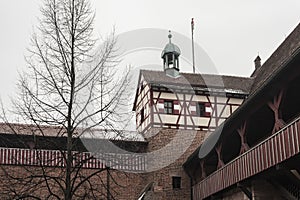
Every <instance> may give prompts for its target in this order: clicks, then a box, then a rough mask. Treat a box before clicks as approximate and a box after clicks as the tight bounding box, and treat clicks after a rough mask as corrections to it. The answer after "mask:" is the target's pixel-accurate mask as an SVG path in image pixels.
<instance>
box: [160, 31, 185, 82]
mask: <svg viewBox="0 0 300 200" xmlns="http://www.w3.org/2000/svg"><path fill="white" fill-rule="evenodd" d="M168 38H169V43H168V44H167V45H166V46H165V48H164V50H163V51H162V52H161V58H162V59H163V65H164V71H165V73H166V74H167V75H169V76H172V77H177V76H179V55H180V53H181V52H180V49H179V47H178V46H177V45H175V44H173V43H172V41H171V38H172V34H171V31H169V35H168Z"/></svg>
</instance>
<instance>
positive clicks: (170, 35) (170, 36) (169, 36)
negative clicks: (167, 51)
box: [168, 30, 172, 43]
mask: <svg viewBox="0 0 300 200" xmlns="http://www.w3.org/2000/svg"><path fill="white" fill-rule="evenodd" d="M168 38H169V43H171V38H172V34H171V30H169V35H168Z"/></svg>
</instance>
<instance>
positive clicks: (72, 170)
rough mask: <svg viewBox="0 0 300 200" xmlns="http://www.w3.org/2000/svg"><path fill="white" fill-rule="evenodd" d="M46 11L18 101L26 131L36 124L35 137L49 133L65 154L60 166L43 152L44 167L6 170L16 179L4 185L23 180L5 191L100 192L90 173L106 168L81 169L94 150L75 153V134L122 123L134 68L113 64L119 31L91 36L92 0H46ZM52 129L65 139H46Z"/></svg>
mask: <svg viewBox="0 0 300 200" xmlns="http://www.w3.org/2000/svg"><path fill="white" fill-rule="evenodd" d="M41 13H42V17H41V19H40V25H39V26H38V30H37V32H36V33H35V34H33V36H32V40H31V42H32V45H31V47H30V48H29V56H27V57H26V60H27V63H28V69H27V70H26V73H23V74H22V75H21V78H20V82H19V88H20V94H19V98H18V99H17V100H16V101H15V105H16V107H17V111H16V112H17V114H20V116H22V117H23V122H24V123H25V124H33V125H34V126H32V127H33V128H32V127H31V129H30V127H29V126H27V127H26V130H28V129H30V130H31V133H30V134H32V135H34V136H35V140H36V138H37V136H41V137H44V138H43V141H40V143H47V145H49V146H52V147H55V149H57V150H59V155H60V156H61V159H59V161H57V158H55V159H56V161H55V162H57V163H56V165H57V166H59V167H58V168H55V169H54V168H49V167H45V162H54V161H53V160H47V161H45V159H44V158H42V154H37V155H38V156H37V157H38V158H39V159H37V160H36V161H35V162H37V163H36V164H37V165H38V166H39V168H35V169H34V170H32V167H28V168H25V172H24V173H22V177H17V176H16V175H15V174H16V173H12V174H8V173H7V171H8V170H5V169H4V170H5V172H6V173H5V175H6V176H7V177H10V178H11V180H12V181H11V182H9V183H7V185H9V184H10V185H11V184H15V182H16V181H19V182H22V184H23V187H22V188H20V187H19V188H18V189H16V187H12V188H13V189H12V188H10V189H9V190H8V192H9V193H10V194H12V193H13V194H15V195H16V197H18V198H26V197H31V198H33V197H34V195H33V194H36V186H38V185H39V186H40V187H43V190H47V191H48V194H47V198H57V199H59V198H60V197H61V196H64V199H67V200H68V199H72V198H92V197H94V198H96V196H97V195H98V194H96V193H99V189H96V188H95V185H97V184H95V183H93V182H92V180H93V179H95V178H97V176H100V175H99V173H101V172H102V171H105V170H107V168H105V167H104V168H101V169H95V170H91V171H88V172H87V171H84V172H82V169H83V166H84V165H85V164H86V163H87V162H89V161H90V160H91V159H93V157H92V156H86V157H84V158H81V159H78V157H80V153H76V152H80V150H78V147H77V146H76V145H77V144H78V140H76V138H79V137H80V136H82V135H83V134H85V133H86V132H88V131H89V130H90V129H92V128H100V129H113V130H117V129H121V128H122V127H116V126H117V124H118V123H116V122H120V121H122V120H124V115H123V114H124V113H120V112H118V111H119V110H122V109H121V108H122V105H123V104H124V100H126V99H127V96H126V89H127V86H128V79H129V76H128V74H129V73H128V70H125V71H123V72H121V73H119V72H118V71H117V69H116V66H117V64H118V63H119V62H118V58H117V53H116V52H117V49H116V47H115V46H116V39H115V36H114V34H111V35H110V36H109V37H108V39H107V40H105V41H104V42H103V43H102V45H101V48H97V47H98V45H97V44H98V40H96V39H95V38H94V35H93V22H94V16H95V15H94V12H93V11H92V10H91V7H90V3H89V1H88V0H45V2H44V5H43V7H42V8H41ZM120 74H122V76H120ZM116 76H118V78H116ZM8 126H9V127H10V128H11V129H12V130H13V131H14V132H15V133H16V134H20V133H19V132H22V131H19V130H16V126H10V125H8ZM49 127H55V128H49ZM49 135H50V136H52V137H53V136H55V137H57V138H60V137H65V138H66V141H65V143H66V144H65V145H62V146H64V147H63V148H61V146H60V145H59V144H57V140H55V141H54V140H53V141H52V140H51V141H50V140H49V141H48V142H45V141H46V139H45V138H46V136H49ZM76 141H77V142H76ZM34 142H35V143H37V141H34ZM35 145H37V144H35ZM43 145H45V144H43ZM74 152H75V153H74ZM39 155H40V156H39ZM46 166H47V165H46ZM2 168H3V167H2ZM107 173H108V172H107ZM98 178H99V177H98ZM99 180H100V179H98V182H100V183H98V185H99V184H100V185H101V181H99ZM18 192H20V193H21V194H18ZM100 193H101V192H100ZM22 195H23V196H22ZM108 196H111V194H109V195H108ZM14 198H15V197H14ZM35 198H37V199H39V198H40V197H38V196H35Z"/></svg>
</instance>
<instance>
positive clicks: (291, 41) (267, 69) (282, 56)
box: [186, 24, 300, 162]
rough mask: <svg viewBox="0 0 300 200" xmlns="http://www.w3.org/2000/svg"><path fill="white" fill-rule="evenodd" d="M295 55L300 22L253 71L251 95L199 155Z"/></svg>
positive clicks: (298, 47) (201, 151) (298, 53)
mask: <svg viewBox="0 0 300 200" xmlns="http://www.w3.org/2000/svg"><path fill="white" fill-rule="evenodd" d="M295 56H300V24H298V25H297V27H296V28H295V29H294V30H293V31H292V33H291V34H290V35H289V36H288V37H287V38H286V40H285V41H284V42H283V43H282V44H281V45H280V46H279V47H278V48H277V49H276V51H275V52H274V53H273V54H272V55H271V56H270V58H269V59H268V60H267V61H266V62H265V63H264V64H263V65H262V66H261V67H260V68H257V69H256V70H255V71H254V72H253V74H252V75H251V77H253V78H254V82H253V84H252V87H251V90H250V93H249V97H248V98H247V99H246V101H245V102H244V103H243V104H242V105H241V106H240V107H239V108H238V109H237V110H236V111H235V112H234V113H233V114H232V115H231V116H229V117H228V119H227V120H225V122H224V123H223V124H222V125H221V127H220V128H218V129H216V130H215V131H214V132H213V133H211V135H210V136H209V137H208V138H207V139H206V140H205V141H204V142H203V144H202V145H201V147H200V148H198V149H197V150H196V151H199V153H198V155H197V156H198V157H200V158H204V157H205V156H207V155H208V154H209V153H210V152H211V151H212V150H213V148H214V146H215V145H216V144H217V142H218V141H219V139H220V138H221V136H222V135H223V134H225V133H226V130H227V129H228V128H230V127H231V126H230V125H231V124H233V123H234V122H237V121H239V120H242V118H243V115H245V114H247V112H248V111H249V110H251V107H252V106H253V105H254V104H255V103H256V102H257V99H258V98H257V97H258V96H259V95H261V94H263V93H264V90H265V88H266V87H267V86H269V85H270V84H271V81H272V80H273V79H274V77H276V76H278V75H279V74H280V73H281V72H282V71H283V70H284V69H285V67H287V65H288V63H289V62H290V61H291V60H292V59H293V58H294V57H295ZM222 127H223V128H222ZM231 128H232V127H231ZM193 158H195V154H192V155H191V156H190V157H189V158H188V160H187V161H186V162H190V161H191V159H193Z"/></svg>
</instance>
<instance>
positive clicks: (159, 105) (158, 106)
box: [157, 99, 165, 113]
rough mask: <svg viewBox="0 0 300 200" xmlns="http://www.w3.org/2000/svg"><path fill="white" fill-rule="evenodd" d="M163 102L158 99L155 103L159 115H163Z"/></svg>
mask: <svg viewBox="0 0 300 200" xmlns="http://www.w3.org/2000/svg"><path fill="white" fill-rule="evenodd" d="M164 102H165V101H164V100H163V99H158V101H157V108H158V112H160V113H164Z"/></svg>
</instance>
